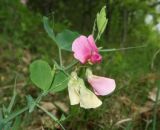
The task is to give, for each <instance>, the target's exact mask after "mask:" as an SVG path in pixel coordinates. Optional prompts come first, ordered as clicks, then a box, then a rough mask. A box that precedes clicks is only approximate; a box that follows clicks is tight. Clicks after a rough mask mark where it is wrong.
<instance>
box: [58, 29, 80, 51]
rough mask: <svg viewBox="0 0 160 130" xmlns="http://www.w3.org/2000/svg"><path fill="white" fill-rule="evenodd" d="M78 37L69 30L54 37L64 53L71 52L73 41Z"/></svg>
mask: <svg viewBox="0 0 160 130" xmlns="http://www.w3.org/2000/svg"><path fill="white" fill-rule="evenodd" d="M78 36H80V35H79V34H78V33H77V32H72V31H70V30H64V31H63V32H61V33H58V34H57V36H56V41H57V44H58V46H59V47H60V48H61V49H63V50H66V51H71V48H72V43H73V41H74V39H76V38H77V37H78Z"/></svg>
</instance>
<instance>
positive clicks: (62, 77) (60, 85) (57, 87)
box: [51, 71, 68, 93]
mask: <svg viewBox="0 0 160 130" xmlns="http://www.w3.org/2000/svg"><path fill="white" fill-rule="evenodd" d="M67 84H68V76H67V75H66V74H65V73H64V72H63V71H59V72H58V73H56V74H55V78H54V81H53V84H52V86H51V91H52V92H54V93H55V92H59V91H62V90H64V89H65V88H67Z"/></svg>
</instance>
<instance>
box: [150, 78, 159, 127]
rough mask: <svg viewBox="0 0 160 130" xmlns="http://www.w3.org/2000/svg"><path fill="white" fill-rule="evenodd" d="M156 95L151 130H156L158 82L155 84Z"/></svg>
mask: <svg viewBox="0 0 160 130" xmlns="http://www.w3.org/2000/svg"><path fill="white" fill-rule="evenodd" d="M157 85H158V86H157V95H156V101H155V104H154V112H153V128H152V130H156V121H157V105H158V99H159V93H160V81H158V83H157Z"/></svg>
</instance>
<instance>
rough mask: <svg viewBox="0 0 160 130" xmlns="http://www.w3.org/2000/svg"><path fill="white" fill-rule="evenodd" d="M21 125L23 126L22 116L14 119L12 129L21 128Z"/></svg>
mask: <svg viewBox="0 0 160 130" xmlns="http://www.w3.org/2000/svg"><path fill="white" fill-rule="evenodd" d="M20 126H21V118H20V117H17V118H16V120H15V121H14V124H13V127H12V130H20Z"/></svg>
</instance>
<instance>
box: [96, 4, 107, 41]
mask: <svg viewBox="0 0 160 130" xmlns="http://www.w3.org/2000/svg"><path fill="white" fill-rule="evenodd" d="M96 22H97V28H98V39H100V37H101V35H102V33H103V32H104V30H105V28H106V26H107V23H108V19H107V18H106V6H104V7H103V8H102V9H101V11H100V12H99V13H97V18H96Z"/></svg>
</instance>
